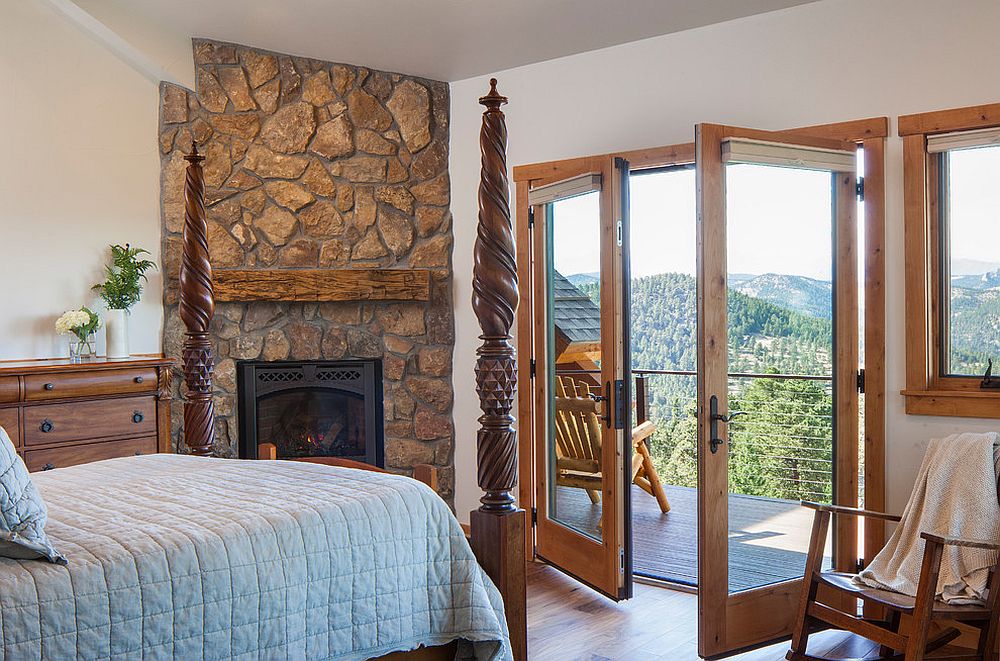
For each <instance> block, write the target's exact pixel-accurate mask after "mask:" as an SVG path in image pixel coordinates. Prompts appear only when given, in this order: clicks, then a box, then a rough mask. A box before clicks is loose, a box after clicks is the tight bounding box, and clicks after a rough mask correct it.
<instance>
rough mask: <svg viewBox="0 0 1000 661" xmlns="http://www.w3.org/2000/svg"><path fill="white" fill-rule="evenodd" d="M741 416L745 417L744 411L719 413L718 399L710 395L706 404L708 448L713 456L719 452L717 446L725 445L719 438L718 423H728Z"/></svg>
mask: <svg viewBox="0 0 1000 661" xmlns="http://www.w3.org/2000/svg"><path fill="white" fill-rule="evenodd" d="M741 415H747V413H746V411H737V412H735V413H730V414H728V415H727V414H725V413H719V398H718V397H716V396H715V395H712V398H711V399H710V400H709V402H708V420H709V425H708V435H709V440H708V447H709V449H710V450H711V451H712V454H715V453H716V452H718V451H719V446H720V445H722V444H723V443H725V441H724V440H723V439H721V438H719V423H720V422H724V423H727V424H728V423H730V422H732V421H733V419H734V418H738V417H739V416H741Z"/></svg>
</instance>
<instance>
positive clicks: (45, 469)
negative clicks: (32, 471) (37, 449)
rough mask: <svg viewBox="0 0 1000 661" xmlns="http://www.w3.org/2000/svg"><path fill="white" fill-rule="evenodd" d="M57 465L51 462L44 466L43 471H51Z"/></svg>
mask: <svg viewBox="0 0 1000 661" xmlns="http://www.w3.org/2000/svg"><path fill="white" fill-rule="evenodd" d="M55 467H56V465H55V464H52V463H49V464H45V465H44V466H42V470H43V471H50V470H52V469H54V468H55Z"/></svg>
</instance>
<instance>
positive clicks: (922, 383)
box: [898, 104, 1000, 418]
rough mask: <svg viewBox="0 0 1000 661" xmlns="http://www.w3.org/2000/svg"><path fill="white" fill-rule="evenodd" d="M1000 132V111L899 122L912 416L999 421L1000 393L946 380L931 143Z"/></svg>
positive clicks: (964, 380) (954, 112)
mask: <svg viewBox="0 0 1000 661" xmlns="http://www.w3.org/2000/svg"><path fill="white" fill-rule="evenodd" d="M995 127H1000V104H989V105H982V106H970V107H966V108H954V109H951V110H939V111H934V112H925V113H918V114H913V115H902V116H900V118H899V122H898V133H899V136H900V137H901V138H902V139H903V226H904V251H905V269H906V275H905V287H906V297H905V300H906V315H905V317H906V387H905V389H904V390H903V391H902V394H903V396H904V399H905V400H906V412H907V413H908V414H910V415H940V416H957V417H969V418H1000V390H983V389H980V387H979V384H980V382H981V381H982V379H981V378H979V377H971V376H968V377H966V376H947V377H946V376H943V375H942V374H941V368H942V361H941V347H942V346H943V342H942V339H943V338H942V336H941V333H942V330H943V328H942V324H941V320H940V314H939V312H940V307H939V306H940V297H941V293H942V287H941V284H940V283H941V277H940V276H941V268H942V266H941V245H940V237H941V229H942V228H941V214H940V204H941V200H939V199H938V198H939V195H940V187H939V183H940V181H939V180H940V161H941V157H940V155H939V154H930V153H928V151H927V138H928V136H932V135H936V134H940V133H952V132H956V131H971V130H975V129H985V128H995Z"/></svg>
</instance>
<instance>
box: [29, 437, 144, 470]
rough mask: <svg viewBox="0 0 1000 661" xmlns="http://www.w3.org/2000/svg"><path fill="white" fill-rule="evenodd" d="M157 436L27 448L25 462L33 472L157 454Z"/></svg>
mask: <svg viewBox="0 0 1000 661" xmlns="http://www.w3.org/2000/svg"><path fill="white" fill-rule="evenodd" d="M155 453H156V437H155V436H150V437H148V438H129V439H125V440H123V441H103V442H99V443H82V444H80V445H69V446H66V447H64V448H48V449H46V450H25V451H24V463H25V464H26V465H27V466H28V470H29V471H31V472H34V471H40V470H51V469H53V468H66V467H67V466H76V465H77V464H86V463H90V462H91V461H101V460H102V459H114V458H116V457H130V456H132V455H137V454H155Z"/></svg>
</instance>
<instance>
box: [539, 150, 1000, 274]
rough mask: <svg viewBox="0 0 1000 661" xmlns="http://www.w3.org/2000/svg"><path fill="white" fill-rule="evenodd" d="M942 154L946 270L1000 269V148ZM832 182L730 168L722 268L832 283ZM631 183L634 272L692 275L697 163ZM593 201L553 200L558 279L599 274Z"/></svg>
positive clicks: (759, 168)
mask: <svg viewBox="0 0 1000 661" xmlns="http://www.w3.org/2000/svg"><path fill="white" fill-rule="evenodd" d="M949 158H950V170H949V186H950V189H951V193H952V194H951V196H950V199H951V200H952V205H951V208H950V214H951V217H950V227H951V254H952V265H953V268H952V272H953V274H954V275H969V274H980V273H984V272H986V271H993V270H996V269H998V268H1000V147H986V148H980V149H967V150H961V151H955V152H952V153H951V154H950V156H949ZM859 164H860V159H859ZM830 183H831V182H830V175H829V174H828V173H826V172H818V171H813V170H800V169H794V168H782V167H770V166H764V165H729V166H727V175H726V194H727V198H726V203H727V211H726V213H727V232H728V236H727V250H728V261H729V268H728V270H729V273H731V274H735V273H740V274H754V275H759V274H763V273H781V274H787V275H803V276H807V277H810V278H815V279H818V280H831V279H832V278H831V272H832V250H831V249H832V236H831V232H832V224H831V223H832V209H831V185H830ZM629 186H630V190H629V195H630V199H631V207H630V208H631V217H630V228H631V229H630V231H631V234H632V237H631V239H632V240H631V253H630V254H631V268H632V277H643V276H647V275H654V274H657V273H665V272H675V273H687V274H690V275H694V272H695V255H696V253H695V213H696V212H695V204H696V196H695V173H694V169H673V170H666V171H659V172H653V173H650V174H634V175H633V176H632V177H631V179H630V182H629ZM776 191H780V194H778V193H776ZM599 204H600V194H599V193H597V192H592V193H588V194H586V195H581V196H578V197H575V198H570V199H568V200H561V201H559V202H556V203H555V205H554V211H553V213H554V217H555V223H554V228H553V232H554V235H553V237H554V238H553V245H554V258H555V267H556V269H557V270H558V271H559V272H560V273H562V274H563V275H566V276H571V275H574V274H579V273H587V274H590V273H596V272H598V271H599V269H600V262H599V255H600V233H599V225H598V223H599ZM860 217H861V216H860V214H859V218H860ZM860 252H861V251H859V254H860Z"/></svg>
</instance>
